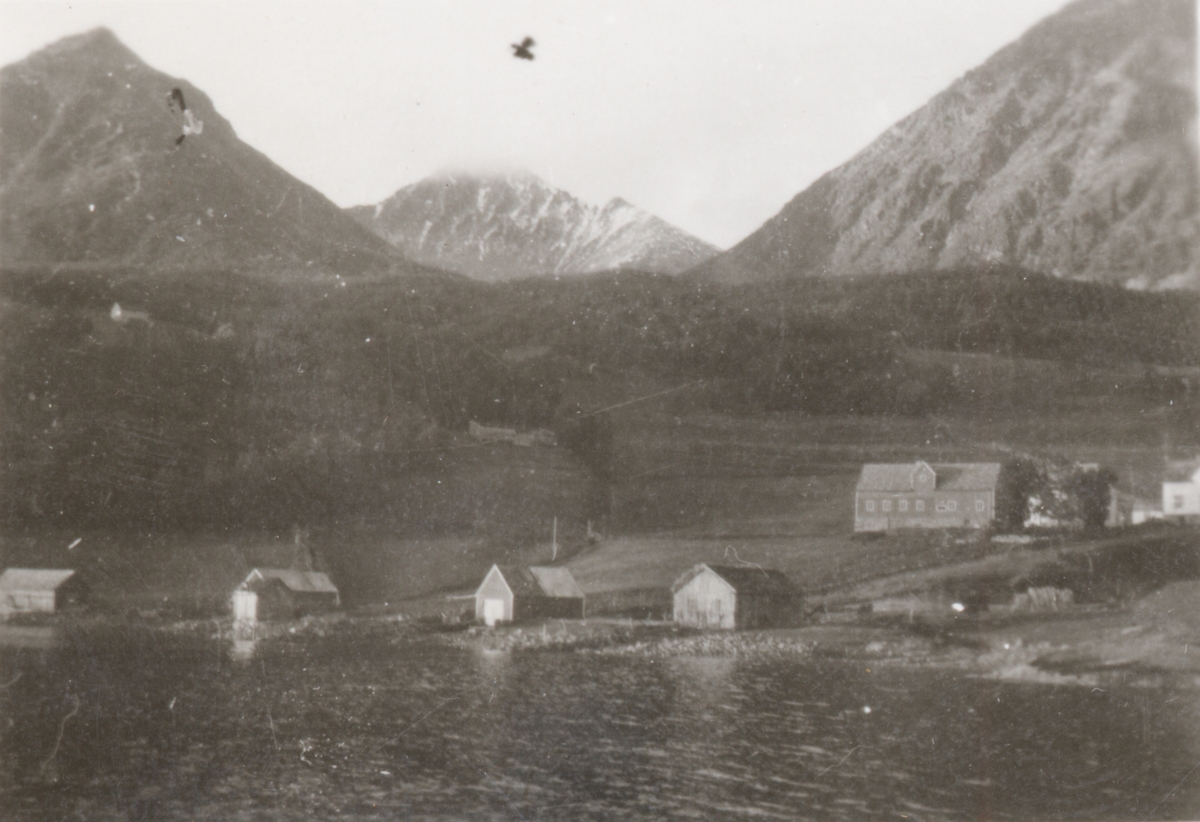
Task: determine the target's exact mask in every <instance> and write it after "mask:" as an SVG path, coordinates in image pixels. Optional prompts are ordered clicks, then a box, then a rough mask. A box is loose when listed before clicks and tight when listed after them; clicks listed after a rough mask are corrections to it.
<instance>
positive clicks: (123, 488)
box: [0, 268, 1200, 601]
mask: <svg viewBox="0 0 1200 822" xmlns="http://www.w3.org/2000/svg"><path fill="white" fill-rule="evenodd" d="M114 303H119V304H120V306H121V308H122V314H121V315H120V316H119V317H117V318H114V316H113V306H114ZM1198 306H1200V302H1198V301H1197V299H1196V297H1195V296H1194V295H1170V296H1167V295H1155V294H1139V293H1134V292H1128V291H1120V290H1117V289H1112V288H1105V287H1101V286H1094V285H1083V284H1078V283H1067V282H1062V281H1058V280H1050V279H1045V278H1038V277H1034V276H1032V275H1026V274H1022V273H1020V272H984V273H975V274H961V275H945V274H936V275H914V276H911V277H906V278H897V277H891V278H861V279H858V280H853V281H838V282H824V281H811V282H800V283H790V284H787V285H782V286H770V287H769V286H755V287H730V286H720V285H714V284H700V283H695V282H692V281H689V280H687V279H678V278H665V277H653V276H649V275H642V274H637V273H628V272H618V273H614V274H609V275H603V276H594V277H590V278H585V279H582V280H572V281H561V282H560V281H554V280H530V281H524V282H515V283H508V284H505V285H498V286H488V285H484V284H479V283H471V282H467V281H464V280H461V279H457V278H444V277H440V276H437V275H434V274H430V275H428V276H426V275H419V276H418V275H414V276H411V277H406V278H402V279H378V280H370V281H357V282H347V281H345V280H341V279H339V278H337V277H327V278H317V279H311V278H310V279H301V278H297V279H296V280H294V281H284V280H279V279H264V278H259V277H255V276H252V275H248V274H244V273H239V272H232V271H210V272H190V273H182V272H173V273H172V272H158V273H153V272H147V271H143V270H129V271H126V270H118V269H111V268H110V269H106V270H82V269H78V268H75V269H70V270H61V271H49V270H37V269H22V270H9V271H5V272H3V273H2V274H0V370H2V375H3V380H0V456H2V459H0V474H2V476H0V521H2V523H3V529H4V535H5V536H7V537H8V538H9V541H10V542H11V539H13V538H23V537H22V535H24V534H30V533H51V534H54V535H55V536H54V539H53V540H50V543H54V542H55V541H56V540H58V539H59V538H60V537H61V538H63V539H64V540H66V541H69V539H70V538H73V537H70V536H69V535H70V534H74V533H90V532H104V533H109V532H115V531H126V532H130V533H149V534H155V535H163V534H179V533H190V534H195V535H200V537H203V539H208V538H209V537H204V536H203V535H210V536H211V537H212V538H213V539H217V540H220V539H228V540H233V541H236V540H240V539H245V540H254V539H263V538H270V537H272V536H278V535H283V534H286V533H288V532H289V531H290V529H291V528H292V527H293V526H299V527H301V528H302V529H306V530H307V531H308V532H309V533H310V534H311V535H312V540H313V541H314V543H315V544H318V547H319V548H320V549H322V551H323V553H324V554H325V556H326V557H327V561H328V562H329V563H330V564H331V567H335V568H338V569H340V571H339V572H344V573H345V582H346V584H348V585H349V589H350V590H352V591H354V592H355V593H354V597H356V598H362V599H367V600H372V601H375V600H385V599H389V598H392V597H397V596H410V595H413V594H416V593H420V592H422V591H429V590H439V589H448V588H453V587H454V586H457V585H462V584H465V583H466V582H467V581H469V580H470V579H472V578H473V577H474V576H475V575H476V574H477V573H479V571H480V568H485V567H486V565H487V564H488V563H489V562H490V561H491V560H492V559H493V558H497V557H500V558H503V557H527V556H533V555H534V553H536V552H537V551H540V550H542V549H541V548H539V545H541V544H544V542H545V540H546V539H547V536H548V528H549V523H550V522H551V520H552V519H553V518H554V517H555V516H557V517H558V518H559V523H560V533H562V534H564V535H567V536H568V537H569V538H568V539H567V540H566V543H568V544H571V545H573V547H572V548H571V549H570V550H574V548H575V547H579V546H580V545H581V542H580V541H579V540H580V539H581V536H580V535H582V533H583V532H584V530H585V529H586V525H587V522H588V520H592V521H593V522H594V524H595V526H596V527H597V529H599V530H600V531H602V532H603V533H604V534H605V535H607V536H609V537H611V538H613V539H625V538H632V537H635V536H641V535H647V534H650V535H654V536H655V538H658V537H659V536H663V535H668V536H670V537H671V538H674V539H680V540H685V541H686V540H693V541H698V542H695V543H694V544H695V545H703V546H704V551H705V552H709V553H711V550H717V549H720V553H721V554H722V555H723V552H724V548H725V547H727V546H732V547H734V548H736V549H737V550H738V551H739V552H740V553H741V554H742V555H745V553H746V552H747V551H750V552H751V553H752V552H753V550H758V549H757V548H755V546H756V545H757V546H758V547H761V548H762V550H763V551H765V552H766V553H763V554H762V556H763V557H765V558H767V559H772V558H777V557H776V555H775V554H774V553H772V552H774V551H776V550H779V551H782V550H784V547H785V546H787V545H793V546H795V545H799V544H800V543H801V542H803V544H804V546H807V547H801V548H794V549H789V550H796V551H799V552H800V553H801V554H804V553H805V552H813V553H812V555H813V556H817V555H819V554H820V553H821V552H822V551H825V552H827V553H829V555H830V556H834V557H837V558H836V559H834V560H832V561H833V562H834V563H835V564H841V565H844V566H845V567H853V566H854V563H855V560H854V556H855V555H856V554H855V551H856V550H857V548H856V546H855V545H853V544H849V543H847V542H846V539H847V535H848V529H849V514H848V511H847V507H846V506H847V503H846V499H847V498H848V496H849V494H850V489H851V487H852V485H853V481H854V477H855V476H856V474H857V471H858V467H859V466H860V465H861V463H862V462H864V461H871V460H893V459H894V460H909V459H915V458H917V457H918V456H920V457H923V458H926V459H937V460H949V459H984V458H987V459H1004V458H1006V457H1007V456H1009V455H1013V454H1017V453H1024V452H1035V453H1045V452H1052V453H1059V454H1063V455H1065V456H1069V457H1071V458H1075V459H1087V460H1089V461H1096V462H1102V463H1104V464H1106V465H1110V466H1112V467H1113V468H1115V469H1117V471H1118V473H1119V474H1120V475H1121V477H1122V479H1123V481H1125V482H1126V483H1127V484H1128V485H1129V486H1130V487H1132V488H1133V489H1134V490H1136V491H1138V492H1139V493H1142V494H1145V495H1153V494H1154V493H1155V487H1156V483H1157V480H1158V474H1157V472H1158V468H1159V466H1160V465H1161V460H1162V457H1163V454H1164V445H1169V446H1170V447H1171V448H1173V449H1174V451H1173V452H1172V453H1175V454H1177V455H1178V454H1181V453H1183V452H1185V451H1186V450H1187V449H1188V448H1189V447H1196V446H1200V412H1198V411H1197V408H1196V403H1197V394H1196V393H1195V390H1194V388H1191V389H1189V381H1190V385H1191V386H1196V385H1198V384H1200V380H1197V375H1198V372H1197V368H1198V364H1200V351H1198V349H1200V325H1198V323H1200V311H1198V310H1197V309H1198ZM470 420H477V421H480V422H483V423H489V424H495V425H505V426H510V427H514V428H519V429H532V428H537V427H546V428H551V429H554V430H555V432H556V434H557V437H558V443H559V444H558V447H539V448H533V449H523V448H518V447H515V446H507V445H506V446H487V447H484V446H481V445H480V444H479V443H476V442H474V441H472V440H470V438H469V437H467V436H466V434H465V429H466V426H467V423H468V421H470ZM198 538H199V537H198ZM203 539H202V540H201V541H203ZM571 539H574V540H576V541H575V542H574V543H571V542H570V541H571ZM738 540H743V541H741V542H739V541H738ZM772 540H774V541H775V542H771V541H772ZM710 541H711V542H710ZM756 541H757V542H756ZM185 542H186V541H185ZM47 544H49V543H47ZM181 544H182V543H181ZM688 544H692V543H688ZM773 545H777V546H779V547H778V549H777V548H775V547H772V546H773ZM848 545H849V547H847V546H848ZM710 549H711V550H710ZM164 550H166V549H164ZM530 552H534V553H530ZM838 552H849V553H846V554H845V556H839V554H838ZM691 556H692V553H691V548H687V549H686V550H684V553H683V554H680V556H679V558H680V560H681V561H682V560H683V559H690V557H691ZM708 558H714V557H712V556H708ZM581 561H582V560H581ZM754 561H758V560H754ZM339 563H340V565H339ZM671 564H672V565H674V560H672V562H671ZM409 569H416V570H415V571H412V572H410V570H409Z"/></svg>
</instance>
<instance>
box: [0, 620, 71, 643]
mask: <svg viewBox="0 0 1200 822" xmlns="http://www.w3.org/2000/svg"><path fill="white" fill-rule="evenodd" d="M57 644H58V633H57V631H55V629H54V628H53V627H52V626H50V625H7V624H5V623H3V622H0V649H5V648H53V647H54V646H55V645H57Z"/></svg>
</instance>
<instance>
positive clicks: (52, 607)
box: [0, 568, 88, 615]
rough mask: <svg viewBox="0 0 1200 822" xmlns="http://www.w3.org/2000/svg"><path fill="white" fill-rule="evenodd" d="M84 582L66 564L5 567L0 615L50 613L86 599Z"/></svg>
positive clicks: (1, 576)
mask: <svg viewBox="0 0 1200 822" xmlns="http://www.w3.org/2000/svg"><path fill="white" fill-rule="evenodd" d="M87 593H88V591H87V585H86V584H84V582H83V580H82V579H81V578H80V576H79V574H77V573H75V571H73V570H71V569H67V568H8V569H7V570H5V572H4V573H3V574H0V615H8V614H37V613H41V614H53V613H57V612H58V611H62V610H64V609H66V608H69V607H71V606H74V605H82V604H83V603H84V602H85V601H86V600H87Z"/></svg>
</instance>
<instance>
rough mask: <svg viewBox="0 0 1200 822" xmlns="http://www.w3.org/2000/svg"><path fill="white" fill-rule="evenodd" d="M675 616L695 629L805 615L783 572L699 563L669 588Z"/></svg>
mask: <svg viewBox="0 0 1200 822" xmlns="http://www.w3.org/2000/svg"><path fill="white" fill-rule="evenodd" d="M671 594H672V598H673V603H674V618H675V621H676V622H677V623H679V624H681V625H689V626H691V627H693V628H725V629H730V628H767V627H788V626H792V625H796V624H799V622H800V621H801V620H802V619H803V607H802V606H803V598H802V596H801V594H800V591H799V589H797V588H796V586H795V585H793V584H792V581H791V580H790V579H788V577H787V575H785V574H784V573H783V572H782V571H777V570H775V569H773V568H761V567H759V566H757V565H755V566H750V565H739V566H735V565H709V564H708V563H704V562H702V563H700V564H699V565H693V566H692V567H691V568H689V569H688V570H687V571H685V572H684V573H683V574H682V575H681V576H680V577H679V579H677V580H675V583H674V584H673V585H672V586H671Z"/></svg>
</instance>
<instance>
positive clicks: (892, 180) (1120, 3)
mask: <svg viewBox="0 0 1200 822" xmlns="http://www.w3.org/2000/svg"><path fill="white" fill-rule="evenodd" d="M1195 32H1196V7H1195V3H1194V2H1193V0H1079V2H1075V3H1072V4H1070V5H1068V6H1066V7H1065V8H1064V9H1063V10H1062V11H1060V12H1059V13H1057V14H1055V15H1052V16H1050V17H1049V18H1047V19H1045V20H1043V21H1042V22H1040V23H1038V24H1037V25H1036V26H1034V27H1033V28H1031V29H1030V30H1029V31H1028V32H1026V33H1025V34H1024V35H1023V36H1022V37H1020V38H1019V39H1018V40H1016V41H1015V42H1014V43H1011V44H1010V45H1008V46H1005V47H1004V48H1003V49H1001V50H1000V51H999V52H997V53H996V54H995V55H993V56H992V57H991V58H990V59H988V60H987V61H986V62H984V63H983V64H982V65H981V66H979V67H977V68H975V69H973V70H972V71H970V72H968V73H967V74H965V75H964V76H963V77H962V78H960V79H959V80H957V81H955V82H954V83H953V84H952V85H950V86H949V87H948V88H947V89H945V90H944V91H942V92H941V93H940V94H938V95H937V96H936V97H934V98H933V99H932V100H931V101H930V102H929V103H928V104H926V105H925V106H924V107H922V108H921V109H919V110H917V111H916V112H914V113H913V114H911V115H909V116H908V117H906V118H905V119H904V120H902V121H901V122H900V123H898V124H896V125H895V126H893V127H892V128H890V129H889V130H888V131H887V132H885V133H884V134H883V135H882V136H881V137H880V138H879V139H877V140H876V141H875V142H874V143H872V144H871V145H869V146H868V147H867V148H866V149H864V150H863V151H862V152H860V153H859V154H858V155H857V156H855V157H854V158H852V159H851V160H850V161H849V162H847V163H845V164H844V165H842V166H841V167H839V168H837V169H835V170H833V171H831V172H829V173H828V174H826V175H825V176H823V177H822V178H821V179H819V180H817V181H816V182H815V183H813V184H812V185H811V186H810V187H809V188H807V189H806V190H805V191H803V192H801V193H800V194H798V195H797V196H796V197H795V198H794V199H793V200H792V201H791V202H790V203H788V204H787V205H786V206H785V207H784V208H783V210H782V211H780V212H779V214H778V215H776V216H775V217H773V218H772V219H771V220H769V221H767V223H766V224H765V225H763V227H762V228H760V229H759V230H758V231H756V232H755V233H754V234H751V235H750V236H749V237H747V238H746V239H745V240H743V241H742V242H741V243H739V244H738V245H737V246H735V247H734V248H732V249H730V251H729V252H727V253H726V254H724V255H721V256H720V257H718V258H716V259H714V260H712V261H710V262H709V263H708V264H706V265H705V266H703V267H702V270H701V272H699V273H705V274H707V275H708V276H714V277H717V278H721V279H726V280H746V279H758V278H774V277H792V276H813V275H817V276H838V275H854V274H866V273H888V272H905V271H929V270H955V269H969V268H978V267H988V266H995V265H1003V266H1008V267H1013V268H1021V269H1025V270H1030V271H1037V272H1041V273H1044V274H1052V275H1056V276H1060V277H1066V278H1071V279H1086V280H1098V281H1104V282H1115V283H1123V284H1125V285H1128V286H1132V287H1172V286H1177V285H1188V286H1190V287H1193V288H1195V287H1200V159H1198V158H1197V152H1196V86H1195V67H1196V63H1195V50H1196V41H1195V37H1196V34H1195Z"/></svg>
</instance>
